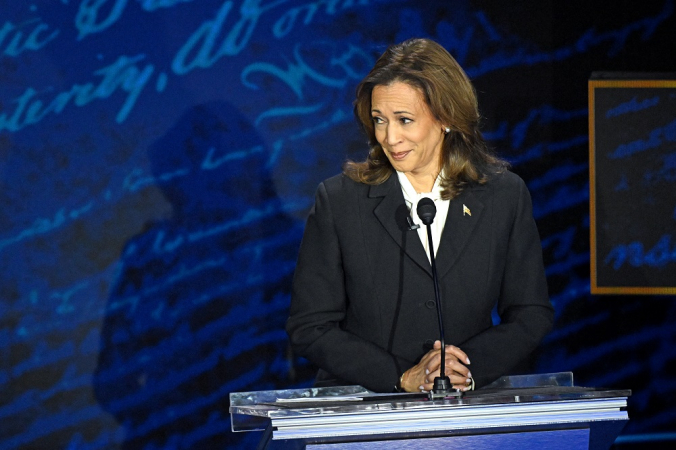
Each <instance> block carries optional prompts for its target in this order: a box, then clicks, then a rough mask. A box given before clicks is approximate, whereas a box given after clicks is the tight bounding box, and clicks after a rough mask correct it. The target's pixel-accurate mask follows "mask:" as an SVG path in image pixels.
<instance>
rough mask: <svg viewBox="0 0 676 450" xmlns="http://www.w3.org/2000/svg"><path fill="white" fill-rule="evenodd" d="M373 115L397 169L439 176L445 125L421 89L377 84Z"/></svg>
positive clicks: (381, 137) (387, 152)
mask: <svg viewBox="0 0 676 450" xmlns="http://www.w3.org/2000/svg"><path fill="white" fill-rule="evenodd" d="M371 116H372V117H373V123H374V128H375V133H376V139H377V140H378V142H379V143H380V145H381V146H382V147H383V150H385V155H387V159H389V160H390V163H391V164H392V166H393V167H394V168H395V169H396V170H398V171H400V172H404V173H409V174H411V175H414V176H418V175H423V176H426V175H432V176H433V177H434V178H436V176H437V175H438V174H439V171H440V169H441V144H442V142H443V140H444V127H443V125H442V124H441V122H439V121H438V120H437V119H436V118H435V117H434V116H433V115H432V112H431V111H430V109H429V107H428V106H427V104H426V103H425V100H424V98H423V94H422V93H421V92H420V91H419V90H418V89H416V88H414V87H413V86H411V85H409V84H407V83H403V82H394V83H392V84H389V85H378V86H376V87H374V88H373V92H372V93H371Z"/></svg>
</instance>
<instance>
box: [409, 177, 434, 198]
mask: <svg viewBox="0 0 676 450" xmlns="http://www.w3.org/2000/svg"><path fill="white" fill-rule="evenodd" d="M404 175H406V178H408V181H410V182H411V186H413V189H415V191H416V192H417V193H418V194H426V193H428V192H432V188H434V183H435V182H436V181H437V176H438V172H437V173H436V174H431V173H424V174H415V173H413V172H404Z"/></svg>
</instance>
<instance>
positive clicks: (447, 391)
mask: <svg viewBox="0 0 676 450" xmlns="http://www.w3.org/2000/svg"><path fill="white" fill-rule="evenodd" d="M428 396H429V399H430V400H436V399H441V398H446V397H461V396H462V392H461V391H458V390H457V389H453V385H452V384H451V379H450V378H448V377H447V376H443V377H436V378H435V379H434V387H433V388H432V390H431V391H430V392H429V395H428Z"/></svg>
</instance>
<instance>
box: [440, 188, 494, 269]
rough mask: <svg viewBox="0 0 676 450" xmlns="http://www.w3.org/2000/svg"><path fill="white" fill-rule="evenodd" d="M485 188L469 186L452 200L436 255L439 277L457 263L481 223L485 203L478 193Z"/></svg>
mask: <svg viewBox="0 0 676 450" xmlns="http://www.w3.org/2000/svg"><path fill="white" fill-rule="evenodd" d="M484 189H485V188H484V187H477V188H467V189H465V190H464V191H463V192H462V193H461V194H460V195H459V196H458V197H456V198H454V199H453V200H451V202H450V204H449V206H448V215H447V216H446V223H445V224H444V231H443V233H442V234H441V242H440V243H439V250H438V255H435V256H436V263H437V274H438V276H439V278H442V277H443V276H444V275H445V274H446V273H447V272H448V271H449V270H450V269H451V267H452V266H453V264H455V262H456V261H457V259H458V257H459V256H460V254H461V253H462V250H463V248H464V247H465V245H466V244H467V241H468V240H469V237H470V235H471V234H472V230H474V228H475V226H476V224H477V223H479V220H480V219H481V214H482V212H483V209H484V204H483V202H482V201H481V199H480V197H479V195H478V194H480V192H481V191H483V190H484Z"/></svg>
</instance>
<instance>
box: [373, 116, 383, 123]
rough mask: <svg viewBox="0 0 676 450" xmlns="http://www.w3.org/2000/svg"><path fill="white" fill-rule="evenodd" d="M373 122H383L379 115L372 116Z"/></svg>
mask: <svg viewBox="0 0 676 450" xmlns="http://www.w3.org/2000/svg"><path fill="white" fill-rule="evenodd" d="M373 123H375V124H380V123H383V119H381V118H380V117H373Z"/></svg>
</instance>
